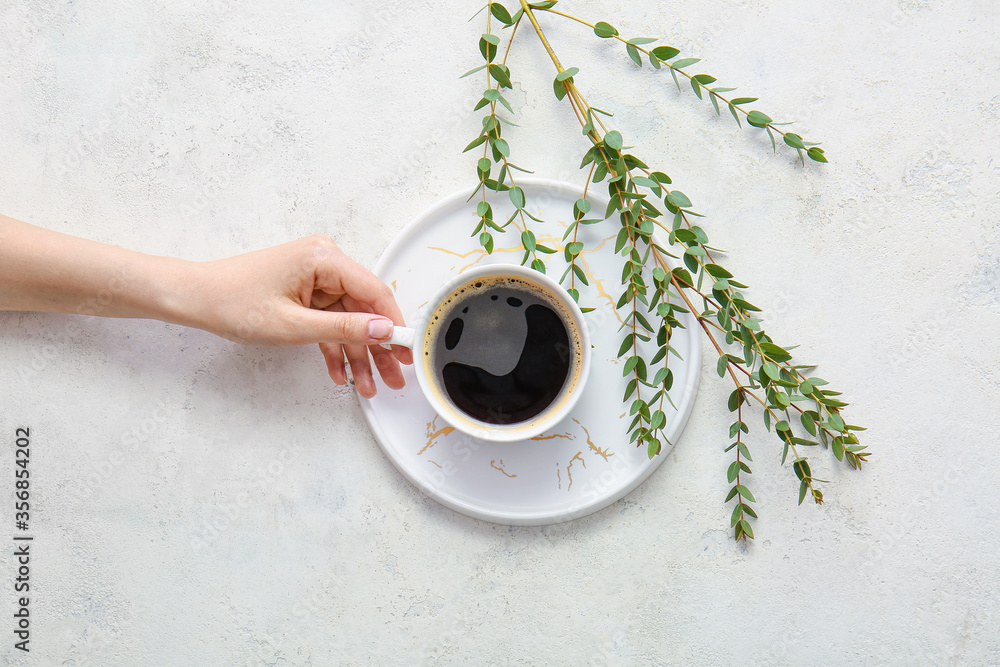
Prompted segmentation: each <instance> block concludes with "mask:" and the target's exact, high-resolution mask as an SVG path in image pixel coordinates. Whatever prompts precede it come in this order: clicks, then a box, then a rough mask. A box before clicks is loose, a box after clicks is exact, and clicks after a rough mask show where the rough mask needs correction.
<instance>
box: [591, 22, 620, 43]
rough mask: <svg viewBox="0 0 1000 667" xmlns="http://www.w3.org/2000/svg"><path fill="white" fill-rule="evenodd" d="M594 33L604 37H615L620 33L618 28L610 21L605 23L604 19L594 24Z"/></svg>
mask: <svg viewBox="0 0 1000 667" xmlns="http://www.w3.org/2000/svg"><path fill="white" fill-rule="evenodd" d="M594 34H595V35H597V36H598V37H601V38H602V39H608V38H609V37H614V36H615V35H617V34H618V30H617V29H616V28H615V27H614V26H613V25H611V24H610V23H605V22H604V21H598V22H597V23H596V24H595V25H594Z"/></svg>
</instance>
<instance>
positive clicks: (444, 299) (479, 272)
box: [389, 264, 591, 442]
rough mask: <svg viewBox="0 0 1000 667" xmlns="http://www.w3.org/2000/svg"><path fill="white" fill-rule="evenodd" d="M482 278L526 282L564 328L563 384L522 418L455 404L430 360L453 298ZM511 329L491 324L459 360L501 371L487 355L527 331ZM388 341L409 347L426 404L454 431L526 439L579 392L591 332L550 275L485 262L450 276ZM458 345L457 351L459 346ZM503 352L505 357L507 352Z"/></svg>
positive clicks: (566, 409) (561, 415) (563, 412)
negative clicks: (479, 414)
mask: <svg viewBox="0 0 1000 667" xmlns="http://www.w3.org/2000/svg"><path fill="white" fill-rule="evenodd" d="M484 281H485V283H486V284H487V285H495V286H502V285H504V284H506V282H509V284H511V285H518V286H520V287H525V286H526V287H528V288H529V291H530V292H531V293H533V294H535V295H538V296H540V299H539V301H540V302H541V303H543V304H544V305H547V306H549V307H550V309H551V310H552V311H554V312H555V313H556V315H557V316H558V317H559V319H560V320H561V321H562V323H563V325H564V326H565V328H566V331H567V335H568V339H569V343H568V345H567V347H568V348H569V349H568V350H566V354H567V355H568V358H569V370H568V372H567V375H566V380H565V381H564V383H563V386H562V389H561V390H560V391H559V393H558V394H556V396H555V398H554V399H553V400H552V401H551V402H550V403H549V405H548V406H547V407H545V408H543V409H542V410H541V412H539V413H538V414H537V415H535V416H533V417H530V418H528V419H525V420H523V421H512V422H511V423H492V421H484V420H481V419H477V418H475V417H473V416H472V415H470V414H469V413H467V412H465V411H463V410H462V409H460V408H459V407H458V406H457V405H456V404H455V402H454V401H453V400H452V399H451V398H450V397H449V395H448V392H447V390H446V389H445V384H444V381H443V379H442V373H441V372H440V371H438V372H436V371H435V365H437V364H439V363H443V362H441V360H438V359H436V358H435V357H436V355H437V354H439V353H440V344H441V340H440V339H441V338H442V337H444V336H445V335H446V334H447V324H448V323H447V322H446V321H445V318H447V319H453V317H449V314H450V315H451V316H454V315H455V312H454V311H457V310H458V307H457V306H455V305H452V304H454V303H458V302H460V301H461V300H462V299H463V298H467V295H466V291H472V290H473V289H480V288H481V287H479V286H477V283H478V284H479V285H481V284H483V282H484ZM477 326H478V327H479V328H480V329H482V327H483V326H487V327H488V326H490V323H489V318H486V322H485V324H483V323H479V324H477ZM516 329H517V327H511V326H509V325H508V326H495V327H494V329H492V330H488V331H486V332H485V333H486V334H487V335H488V336H489V337H491V338H490V340H491V345H490V346H486V348H484V347H483V346H480V349H478V350H472V351H471V352H469V351H463V354H465V355H466V357H465V359H464V361H465V362H466V363H467V364H468V365H470V366H476V367H479V368H482V369H485V370H487V371H489V372H491V373H493V374H494V375H501V374H502V373H503V371H502V370H501V371H495V370H491V369H490V368H489V365H490V363H494V362H491V358H492V357H494V356H497V357H500V356H502V355H500V354H496V355H494V354H493V352H496V351H497V350H503V349H504V347H505V346H507V347H508V348H511V349H514V348H513V346H519V345H520V346H523V345H524V341H525V339H526V334H525V332H524V331H520V332H519V331H518V330H516ZM483 333H484V331H482V330H480V331H478V332H477V334H478V337H479V338H480V339H482V338H483ZM518 336H520V338H519V339H518ZM470 337H471V336H470ZM494 337H495V338H494ZM389 344H390V345H402V346H404V347H408V348H410V349H412V350H413V358H414V360H413V368H414V371H415V372H416V376H417V382H418V384H419V385H420V390H421V392H422V393H423V395H424V397H425V398H426V399H427V401H428V402H429V403H430V404H431V407H433V408H434V409H435V410H436V411H437V413H438V414H439V415H440V416H441V417H442V418H443V419H444V420H445V421H447V422H448V423H449V424H451V425H452V426H454V427H455V428H456V429H458V430H459V431H462V432H464V433H467V434H469V435H471V436H473V437H476V438H480V439H482V440H490V441H494V442H513V441H517V440H526V439H528V438H532V437H535V436H537V435H540V434H541V433H543V432H545V431H546V430H548V429H550V428H551V427H553V426H555V425H556V424H558V423H559V422H560V421H562V420H563V419H565V418H566V416H567V415H568V414H569V413H570V411H571V410H572V409H573V407H574V406H575V405H576V402H577V400H578V399H579V398H580V394H581V393H583V388H584V384H585V383H586V380H587V375H588V373H589V372H590V358H591V349H590V333H589V331H588V329H587V323H586V321H584V318H583V312H582V311H581V310H580V307H579V306H578V305H577V303H576V301H574V300H573V297H571V296H570V295H569V293H568V292H567V291H566V290H565V289H564V288H563V287H562V286H560V285H559V284H558V283H557V282H556V281H555V280H553V279H552V278H549V277H548V276H546V275H544V274H542V273H539V272H538V271H535V270H533V269H529V268H526V267H523V266H518V265H516V264H490V265H486V266H480V267H476V268H473V269H470V270H468V271H465V272H464V273H461V274H459V275H457V276H455V277H454V278H452V279H451V280H449V281H448V282H447V283H446V284H445V285H444V286H443V287H441V289H440V290H438V292H437V293H436V294H435V295H434V296H433V297H432V298H431V299H430V300H429V301H428V302H427V305H426V306H425V307H424V308H423V310H422V311H421V314H420V318H419V320H418V321H417V323H416V325H415V326H414V327H413V328H408V327H395V329H394V331H393V336H392V339H391V340H390V341H389ZM449 349H450V348H449ZM459 349H460V351H461V348H459ZM516 349H517V350H518V351H517V353H516V354H518V355H520V350H521V348H520V347H517V348H516ZM470 354H471V355H472V356H471V357H469V355H470ZM560 354H562V352H560ZM507 356H508V358H509V355H507Z"/></svg>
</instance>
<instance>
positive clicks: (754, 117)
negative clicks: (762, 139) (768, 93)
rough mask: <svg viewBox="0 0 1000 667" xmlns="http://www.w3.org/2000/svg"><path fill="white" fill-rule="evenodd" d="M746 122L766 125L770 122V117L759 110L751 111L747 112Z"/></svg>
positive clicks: (760, 125) (761, 125)
mask: <svg viewBox="0 0 1000 667" xmlns="http://www.w3.org/2000/svg"><path fill="white" fill-rule="evenodd" d="M747 122H748V123H750V124H751V125H753V126H754V127H767V126H768V125H770V124H771V122H772V121H771V117H770V116H768V115H767V114H765V113H761V112H760V111H751V112H750V113H749V114H747Z"/></svg>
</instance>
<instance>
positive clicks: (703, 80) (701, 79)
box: [691, 74, 716, 86]
mask: <svg viewBox="0 0 1000 667" xmlns="http://www.w3.org/2000/svg"><path fill="white" fill-rule="evenodd" d="M691 80H692V81H697V82H698V83H700V84H701V85H703V86H704V85H706V84H709V83H714V82H715V80H716V79H715V77H714V76H709V75H708V74H695V75H694V76H693V77H691Z"/></svg>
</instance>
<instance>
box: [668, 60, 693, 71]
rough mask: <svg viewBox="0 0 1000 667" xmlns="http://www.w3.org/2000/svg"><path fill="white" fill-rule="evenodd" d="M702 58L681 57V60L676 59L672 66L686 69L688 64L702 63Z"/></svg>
mask: <svg viewBox="0 0 1000 667" xmlns="http://www.w3.org/2000/svg"><path fill="white" fill-rule="evenodd" d="M700 62H701V58H681V59H680V60H675V61H674V62H672V63H670V66H671V67H672V68H674V69H684V68H685V67H687V66H688V65H694V64H695V63H700Z"/></svg>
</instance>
